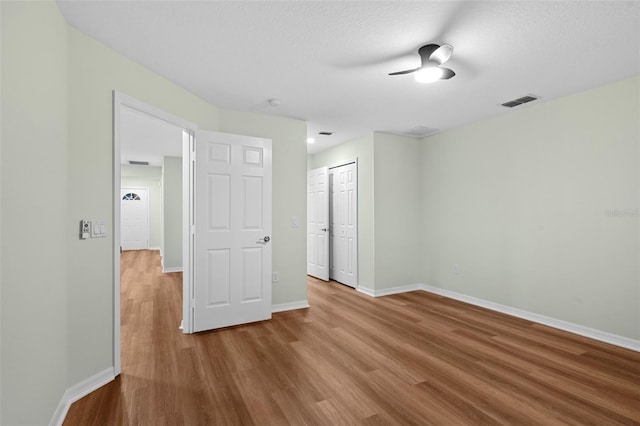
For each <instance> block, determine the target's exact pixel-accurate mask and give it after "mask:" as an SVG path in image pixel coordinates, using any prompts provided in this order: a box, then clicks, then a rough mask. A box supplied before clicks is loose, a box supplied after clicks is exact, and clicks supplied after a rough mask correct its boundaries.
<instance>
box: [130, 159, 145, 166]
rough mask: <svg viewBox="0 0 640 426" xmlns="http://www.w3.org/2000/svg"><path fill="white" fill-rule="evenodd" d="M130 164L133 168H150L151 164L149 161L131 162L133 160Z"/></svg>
mask: <svg viewBox="0 0 640 426" xmlns="http://www.w3.org/2000/svg"><path fill="white" fill-rule="evenodd" d="M129 164H131V165H132V166H148V165H149V162H148V161H131V160H129Z"/></svg>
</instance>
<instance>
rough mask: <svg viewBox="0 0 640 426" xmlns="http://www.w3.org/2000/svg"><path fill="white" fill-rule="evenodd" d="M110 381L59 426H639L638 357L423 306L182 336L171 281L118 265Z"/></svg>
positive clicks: (363, 300) (338, 289) (348, 306)
mask: <svg viewBox="0 0 640 426" xmlns="http://www.w3.org/2000/svg"><path fill="white" fill-rule="evenodd" d="M121 265H122V271H121V303H122V308H121V309H122V330H121V331H122V374H121V376H120V377H119V378H118V379H116V380H115V381H114V382H112V383H109V384H107V385H106V386H104V387H102V388H100V389H98V390H97V391H95V392H93V393H92V394H90V395H87V396H86V397H85V398H83V399H81V400H80V401H77V402H76V403H74V404H73V405H72V406H71V409H70V410H69V413H68V415H67V418H66V420H65V425H71V426H72V425H83V426H85V425H215V424H220V425H264V424H269V425H288V424H294V425H298V424H309V425H329V424H331V425H352V424H363V425H383V424H384V425H407V424H420V425H424V424H456V425H460V424H469V425H478V424H483V425H491V424H504V425H506V424H509V425H510V424H519V425H523V424H545V425H547V424H551V425H555V424H558V425H588V424H594V425H596V424H597V425H604V424H606V425H640V404H639V401H640V354H639V353H637V352H633V351H630V350H626V349H623V348H619V347H615V346H612V345H608V344H606V343H602V342H597V341H593V340H590V339H587V338H584V337H582V336H576V335H574V334H571V333H566V332H563V331H561V330H556V329H553V328H550V327H547V326H543V325H540V324H536V323H532V322H530V321H526V320H522V319H520V318H514V317H510V316H508V315H504V314H501V313H498V312H493V311H489V310H486V309H483V308H480V307H477V306H473V305H469V304H466V303H463V302H460V301H456V300H452V299H447V298H445V297H442V296H439V295H434V294H430V293H425V292H420V291H416V292H410V293H404V294H397V295H392V296H386V297H381V298H371V297H368V296H366V295H363V294H361V293H358V292H356V291H354V290H353V289H351V288H348V287H346V286H343V285H340V284H338V283H335V282H329V283H325V282H322V281H318V280H316V279H313V278H309V279H308V297H309V303H310V305H311V308H309V309H301V310H297V311H289V312H281V313H276V314H274V315H273V318H272V320H270V321H264V322H259V323H253V324H247V325H242V326H236V327H230V328H226V329H221V330H216V331H211V332H205V333H199V334H195V335H185V334H183V333H182V332H181V331H180V330H178V324H179V323H180V320H181V316H182V287H181V274H180V273H172V274H163V273H162V271H161V267H160V259H159V255H158V253H157V252H154V251H144V250H142V251H131V252H124V253H123V254H122V262H121Z"/></svg>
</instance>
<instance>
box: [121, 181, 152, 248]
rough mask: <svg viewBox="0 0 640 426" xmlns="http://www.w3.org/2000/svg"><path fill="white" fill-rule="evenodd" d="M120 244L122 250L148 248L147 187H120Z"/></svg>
mask: <svg viewBox="0 0 640 426" xmlns="http://www.w3.org/2000/svg"><path fill="white" fill-rule="evenodd" d="M120 245H121V246H122V250H146V249H148V248H149V189H148V188H121V189H120Z"/></svg>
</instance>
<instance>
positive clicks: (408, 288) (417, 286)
mask: <svg viewBox="0 0 640 426" xmlns="http://www.w3.org/2000/svg"><path fill="white" fill-rule="evenodd" d="M357 290H358V291H359V292H360V293H364V294H366V295H367V296H371V297H381V296H389V295H391V294H398V293H407V292H409V291H416V290H422V284H409V285H403V286H399V287H391V288H383V289H380V290H374V289H371V288H368V287H363V286H358V288H357Z"/></svg>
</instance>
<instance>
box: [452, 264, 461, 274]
mask: <svg viewBox="0 0 640 426" xmlns="http://www.w3.org/2000/svg"><path fill="white" fill-rule="evenodd" d="M451 269H452V271H453V273H454V274H456V275H460V272H461V271H460V264H459V263H454V264H453V268H451Z"/></svg>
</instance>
